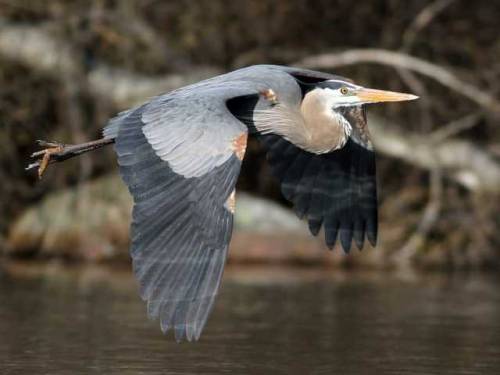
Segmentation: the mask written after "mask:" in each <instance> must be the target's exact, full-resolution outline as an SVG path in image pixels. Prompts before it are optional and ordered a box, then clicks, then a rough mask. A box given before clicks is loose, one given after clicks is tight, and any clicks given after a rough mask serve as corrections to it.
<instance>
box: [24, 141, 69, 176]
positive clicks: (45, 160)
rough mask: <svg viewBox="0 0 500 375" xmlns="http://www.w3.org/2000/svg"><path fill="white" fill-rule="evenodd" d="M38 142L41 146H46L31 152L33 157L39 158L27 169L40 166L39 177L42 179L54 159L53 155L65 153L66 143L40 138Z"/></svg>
mask: <svg viewBox="0 0 500 375" xmlns="http://www.w3.org/2000/svg"><path fill="white" fill-rule="evenodd" d="M37 143H38V145H39V146H41V147H46V148H45V149H43V150H40V151H37V152H34V153H33V154H31V157H32V158H38V160H37V161H36V162H34V163H32V164H30V165H28V167H27V168H26V169H27V170H29V169H33V168H37V167H38V178H40V179H41V178H42V176H43V173H44V172H45V170H46V169H47V167H48V166H49V164H50V163H51V161H52V160H53V157H54V156H58V155H60V154H61V153H63V152H64V149H65V147H66V145H64V144H62V143H59V142H46V141H41V140H38V141H37Z"/></svg>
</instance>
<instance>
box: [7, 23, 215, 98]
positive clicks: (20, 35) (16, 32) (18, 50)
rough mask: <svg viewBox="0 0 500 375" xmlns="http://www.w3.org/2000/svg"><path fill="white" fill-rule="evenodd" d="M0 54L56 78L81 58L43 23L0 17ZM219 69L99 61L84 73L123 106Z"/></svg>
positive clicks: (96, 89)
mask: <svg viewBox="0 0 500 375" xmlns="http://www.w3.org/2000/svg"><path fill="white" fill-rule="evenodd" d="M0 25H1V29H0V56H3V57H4V58H7V59H9V60H12V61H16V62H18V63H21V64H23V65H25V66H27V67H29V68H30V69H33V70H34V71H37V72H40V73H42V74H47V75H49V76H52V77H55V78H57V79H59V80H60V79H63V80H64V79H70V77H74V75H75V74H76V73H77V72H79V71H80V70H81V66H80V59H79V57H78V55H77V54H76V53H75V52H74V51H73V50H72V48H71V46H70V45H69V44H68V43H66V42H65V41H63V40H59V39H57V38H56V37H54V36H52V35H51V33H50V32H49V31H48V30H47V28H45V27H43V26H28V25H13V24H6V23H2V22H1V21H0ZM217 73H219V71H218V70H215V69H211V68H207V67H197V68H196V69H192V70H191V71H190V73H188V74H169V75H166V76H161V77H154V76H153V77H152V76H147V75H141V74H136V73H134V72H130V71H126V70H123V69H117V68H113V67H110V66H106V65H102V64H101V65H98V66H97V67H96V68H94V69H92V70H90V71H89V72H88V73H87V76H86V77H87V82H86V84H87V87H88V90H89V91H90V92H92V93H94V94H96V95H98V96H99V97H105V98H107V99H108V100H110V101H111V102H113V103H114V104H115V105H117V106H118V107H120V108H125V107H128V106H131V105H134V104H137V103H138V102H139V101H142V100H145V99H146V98H148V97H150V96H154V95H158V94H159V93H162V92H165V91H170V90H173V89H175V88H178V87H180V86H183V85H187V84H189V83H193V82H196V81H199V80H201V79H204V78H207V77H209V76H211V75H214V74H217Z"/></svg>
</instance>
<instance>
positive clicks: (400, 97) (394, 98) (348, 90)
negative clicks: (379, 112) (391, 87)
mask: <svg viewBox="0 0 500 375" xmlns="http://www.w3.org/2000/svg"><path fill="white" fill-rule="evenodd" d="M315 90H323V92H322V95H323V96H324V98H325V102H326V104H327V106H328V108H331V109H336V108H340V107H353V106H360V105H364V104H370V103H383V102H401V101H407V100H415V99H418V96H416V95H412V94H404V93H401V92H394V91H385V90H376V89H369V88H366V87H362V86H358V85H355V84H353V83H351V82H347V81H343V80H327V81H323V82H319V83H318V84H316V87H315Z"/></svg>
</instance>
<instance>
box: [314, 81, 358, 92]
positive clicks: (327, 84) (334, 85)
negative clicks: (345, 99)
mask: <svg viewBox="0 0 500 375" xmlns="http://www.w3.org/2000/svg"><path fill="white" fill-rule="evenodd" d="M318 87H321V88H324V89H326V88H328V89H331V90H338V89H340V88H341V87H347V88H348V89H354V88H356V86H354V85H352V84H350V83H349V82H345V81H334V80H331V81H323V82H320V83H318Z"/></svg>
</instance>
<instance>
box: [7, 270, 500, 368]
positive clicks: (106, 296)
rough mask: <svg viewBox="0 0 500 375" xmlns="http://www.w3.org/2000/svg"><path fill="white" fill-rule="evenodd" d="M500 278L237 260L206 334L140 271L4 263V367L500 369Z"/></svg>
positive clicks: (225, 279)
mask: <svg viewBox="0 0 500 375" xmlns="http://www.w3.org/2000/svg"><path fill="white" fill-rule="evenodd" d="M499 281H500V278H498V277H495V276H493V275H489V276H484V275H478V274H458V275H453V276H450V275H448V276H445V275H427V276H425V275H423V276H422V275H420V276H418V275H394V274H388V273H383V274H382V273H380V272H378V273H346V272H340V271H337V270H324V271H314V270H305V271H304V270H297V269H275V268H272V269H269V268H267V269H262V268H235V267H229V269H228V271H227V272H226V274H225V276H224V285H223V289H222V292H221V294H220V295H219V298H218V300H217V303H216V306H215V308H214V311H213V313H212V315H211V317H210V319H209V322H208V325H207V327H206V329H205V331H204V332H203V334H202V337H201V340H200V341H199V342H198V343H194V344H193V343H182V344H177V343H175V341H174V340H173V338H172V336H170V335H169V336H167V337H165V336H163V335H162V334H161V332H160V329H159V325H158V324H157V322H151V321H149V320H147V319H146V318H145V316H146V315H145V306H144V305H143V303H142V301H141V300H140V299H139V298H138V296H137V287H136V284H135V281H134V280H133V278H132V276H131V274H130V272H129V271H128V270H123V271H113V270H111V269H110V268H106V267H85V268H75V267H68V266H62V265H59V266H57V265H55V266H54V265H52V266H44V267H39V266H36V267H34V266H29V267H27V266H19V265H17V266H8V267H3V269H2V268H0V374H93V373H95V374H247V373H250V374H292V375H293V374H341V375H347V374H427V375H428V374H440V375H442V374H454V375H457V374H500V289H499Z"/></svg>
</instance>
